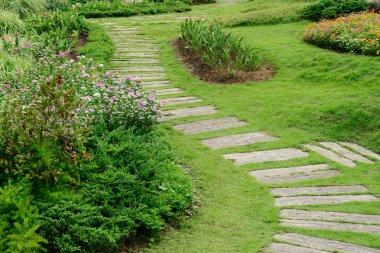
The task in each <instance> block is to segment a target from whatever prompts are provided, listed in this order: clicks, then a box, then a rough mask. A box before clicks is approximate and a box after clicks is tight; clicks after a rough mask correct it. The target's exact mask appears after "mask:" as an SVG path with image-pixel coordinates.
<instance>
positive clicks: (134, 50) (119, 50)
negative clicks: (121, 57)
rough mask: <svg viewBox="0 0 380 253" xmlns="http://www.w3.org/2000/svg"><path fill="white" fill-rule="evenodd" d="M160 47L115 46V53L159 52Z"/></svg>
mask: <svg viewBox="0 0 380 253" xmlns="http://www.w3.org/2000/svg"><path fill="white" fill-rule="evenodd" d="M159 51H160V49H158V48H152V47H141V48H130V47H116V49H115V54H119V53H142V52H159Z"/></svg>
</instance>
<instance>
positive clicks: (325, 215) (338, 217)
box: [280, 209, 380, 224]
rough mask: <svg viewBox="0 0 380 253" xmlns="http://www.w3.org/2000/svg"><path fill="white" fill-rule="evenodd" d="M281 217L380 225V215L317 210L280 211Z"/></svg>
mask: <svg viewBox="0 0 380 253" xmlns="http://www.w3.org/2000/svg"><path fill="white" fill-rule="evenodd" d="M280 217H281V218H282V219H291V220H321V221H343V222H351V223H367V224H380V215H368V214H359V213H338V212H327V211H315V210H298V209H282V210H281V211H280Z"/></svg>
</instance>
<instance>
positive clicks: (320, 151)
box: [304, 145, 356, 167]
mask: <svg viewBox="0 0 380 253" xmlns="http://www.w3.org/2000/svg"><path fill="white" fill-rule="evenodd" d="M304 147H306V148H308V149H310V150H312V151H314V152H316V153H318V154H320V155H322V156H324V157H326V158H328V159H330V160H332V161H334V162H337V163H340V164H342V165H345V166H348V167H355V166H356V164H355V163H354V162H353V161H351V160H350V159H347V158H345V157H342V156H340V155H338V154H337V153H335V152H333V151H330V150H328V149H325V148H321V147H318V146H314V145H304Z"/></svg>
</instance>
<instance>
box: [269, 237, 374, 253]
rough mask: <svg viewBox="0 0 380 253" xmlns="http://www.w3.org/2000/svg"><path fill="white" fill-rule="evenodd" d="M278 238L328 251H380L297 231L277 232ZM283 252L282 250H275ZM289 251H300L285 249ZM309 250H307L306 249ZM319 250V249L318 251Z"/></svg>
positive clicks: (347, 252) (370, 252)
mask: <svg viewBox="0 0 380 253" xmlns="http://www.w3.org/2000/svg"><path fill="white" fill-rule="evenodd" d="M274 238H275V239H276V240H279V241H282V242H286V243H290V244H294V245H299V246H301V247H305V248H309V249H315V250H322V251H323V250H324V251H328V252H344V253H380V250H378V249H374V248H368V247H364V246H359V245H355V244H351V243H345V242H340V241H333V240H329V239H324V238H320V237H314V236H307V235H301V234H296V233H285V234H277V235H275V236H274ZM275 252H276V253H277V252H281V251H275ZM285 252H287V253H298V252H297V251H285ZM301 252H302V251H301ZM306 252H307V251H306ZM311 252H313V251H311ZM316 252H318V251H316Z"/></svg>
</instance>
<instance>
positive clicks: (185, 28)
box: [181, 20, 259, 73]
mask: <svg viewBox="0 0 380 253" xmlns="http://www.w3.org/2000/svg"><path fill="white" fill-rule="evenodd" d="M181 39H182V40H183V41H184V42H185V44H186V46H187V48H188V49H189V50H191V51H193V52H194V53H196V54H197V55H198V56H199V57H201V58H202V59H203V60H204V61H205V63H207V64H208V65H209V66H211V67H213V68H215V69H223V70H226V71H227V72H230V73H236V71H237V70H248V71H251V70H256V69H257V68H258V67H259V63H258V57H257V56H256V53H255V51H254V50H253V48H250V47H247V46H245V45H244V44H243V42H242V40H243V39H242V38H239V37H238V36H234V35H232V34H231V33H225V32H223V31H222V29H221V27H220V26H219V25H217V24H216V23H209V22H206V21H200V20H186V21H184V22H182V23H181Z"/></svg>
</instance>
